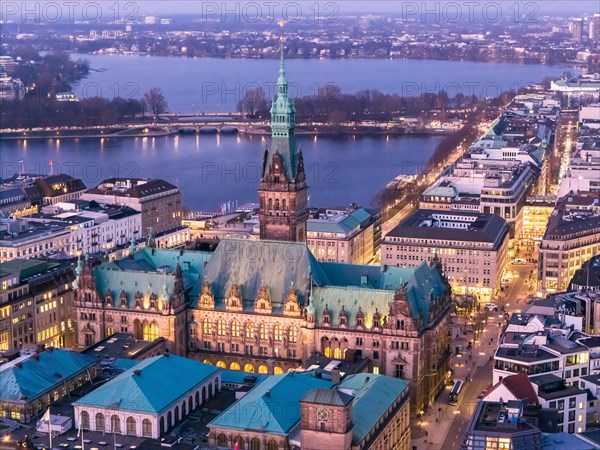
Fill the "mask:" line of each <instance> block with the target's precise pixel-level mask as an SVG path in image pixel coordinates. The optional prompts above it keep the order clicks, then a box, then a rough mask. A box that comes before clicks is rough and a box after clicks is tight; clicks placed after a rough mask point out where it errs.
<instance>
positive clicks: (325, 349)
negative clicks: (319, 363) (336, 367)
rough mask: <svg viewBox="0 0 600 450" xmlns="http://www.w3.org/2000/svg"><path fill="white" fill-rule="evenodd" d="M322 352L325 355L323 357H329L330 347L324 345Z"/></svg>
mask: <svg viewBox="0 0 600 450" xmlns="http://www.w3.org/2000/svg"><path fill="white" fill-rule="evenodd" d="M323 354H324V355H325V358H331V347H325V348H324V349H323Z"/></svg>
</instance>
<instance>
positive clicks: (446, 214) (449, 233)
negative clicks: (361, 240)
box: [386, 209, 508, 247]
mask: <svg viewBox="0 0 600 450" xmlns="http://www.w3.org/2000/svg"><path fill="white" fill-rule="evenodd" d="M507 233H508V225H507V224H506V221H505V220H504V219H503V218H501V217H500V216H497V215H494V214H479V213H470V212H460V211H437V210H430V209H420V210H418V211H417V212H415V213H414V214H413V215H411V216H410V217H408V218H407V219H405V220H404V221H403V222H402V223H400V224H399V225H398V226H396V227H395V228H394V229H393V230H391V231H390V232H389V233H388V234H387V235H386V238H389V237H401V238H418V239H434V240H440V239H441V240H446V241H460V242H486V243H490V244H494V246H495V247H498V246H500V244H501V243H502V239H503V237H504V236H505V235H506V234H507Z"/></svg>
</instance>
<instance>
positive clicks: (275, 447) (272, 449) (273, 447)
mask: <svg viewBox="0 0 600 450" xmlns="http://www.w3.org/2000/svg"><path fill="white" fill-rule="evenodd" d="M267 450H279V444H278V443H277V441H276V440H274V439H271V440H270V441H269V442H267Z"/></svg>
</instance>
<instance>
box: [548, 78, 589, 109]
mask: <svg viewBox="0 0 600 450" xmlns="http://www.w3.org/2000/svg"><path fill="white" fill-rule="evenodd" d="M550 90H552V91H554V92H556V93H558V94H561V95H564V96H566V97H567V99H569V100H571V99H577V100H590V101H596V102H597V101H598V100H600V76H598V74H594V75H589V76H582V77H581V78H564V79H560V80H556V81H552V82H550Z"/></svg>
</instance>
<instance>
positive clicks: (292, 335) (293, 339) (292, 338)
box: [288, 325, 298, 342]
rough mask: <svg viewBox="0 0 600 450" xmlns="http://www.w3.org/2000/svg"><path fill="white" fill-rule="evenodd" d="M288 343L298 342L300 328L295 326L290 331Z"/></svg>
mask: <svg viewBox="0 0 600 450" xmlns="http://www.w3.org/2000/svg"><path fill="white" fill-rule="evenodd" d="M288 341H290V342H298V328H296V327H295V326H293V325H292V326H291V327H290V329H289V330H288Z"/></svg>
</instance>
